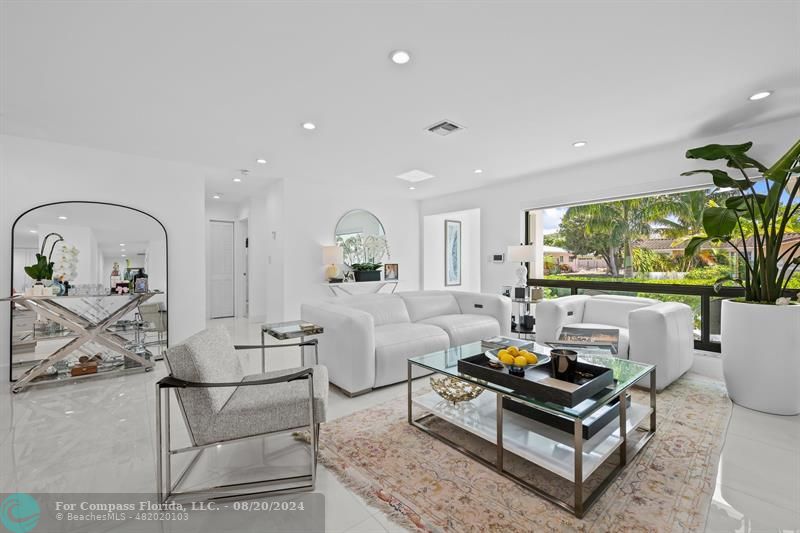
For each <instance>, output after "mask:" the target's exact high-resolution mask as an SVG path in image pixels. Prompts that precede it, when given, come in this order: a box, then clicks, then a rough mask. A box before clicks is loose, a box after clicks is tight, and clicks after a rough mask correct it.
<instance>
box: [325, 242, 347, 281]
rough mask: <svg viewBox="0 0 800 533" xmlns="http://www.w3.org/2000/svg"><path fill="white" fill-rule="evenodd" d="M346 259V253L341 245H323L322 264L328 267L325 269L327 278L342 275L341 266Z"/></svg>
mask: <svg viewBox="0 0 800 533" xmlns="http://www.w3.org/2000/svg"><path fill="white" fill-rule="evenodd" d="M342 261H344V255H343V253H342V248H341V247H340V246H323V247H322V264H323V265H326V266H327V267H328V268H326V269H325V278H326V279H329V280H330V279H335V278H338V277H340V276H341V272H340V271H339V266H338V265H340V264H341V263H342Z"/></svg>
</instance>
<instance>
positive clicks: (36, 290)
mask: <svg viewBox="0 0 800 533" xmlns="http://www.w3.org/2000/svg"><path fill="white" fill-rule="evenodd" d="M33 295H34V296H44V284H43V283H42V280H38V279H37V280H36V283H34V284H33Z"/></svg>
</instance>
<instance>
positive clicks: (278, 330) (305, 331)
mask: <svg viewBox="0 0 800 533" xmlns="http://www.w3.org/2000/svg"><path fill="white" fill-rule="evenodd" d="M261 331H263V332H264V333H266V334H267V335H269V336H270V337H274V338H276V339H279V340H288V339H296V338H298V337H306V336H311V335H319V334H321V333H323V331H324V330H323V328H322V326H318V325H317V324H313V323H311V322H308V321H306V320H290V321H289V322H277V323H274V324H262V326H261Z"/></svg>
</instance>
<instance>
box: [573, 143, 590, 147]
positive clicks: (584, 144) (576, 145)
mask: <svg viewBox="0 0 800 533" xmlns="http://www.w3.org/2000/svg"><path fill="white" fill-rule="evenodd" d="M587 144H589V143H587V142H586V141H575V142H574V143H572V146H574V147H575V148H583V147H584V146H586V145H587Z"/></svg>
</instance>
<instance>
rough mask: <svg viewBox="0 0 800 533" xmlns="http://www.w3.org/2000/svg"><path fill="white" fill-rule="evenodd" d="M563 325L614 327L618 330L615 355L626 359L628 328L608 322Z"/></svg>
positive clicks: (628, 342)
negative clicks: (617, 343)
mask: <svg viewBox="0 0 800 533" xmlns="http://www.w3.org/2000/svg"><path fill="white" fill-rule="evenodd" d="M564 326H566V327H570V328H591V329H615V330H618V331H619V345H618V346H617V357H620V358H622V359H628V346H629V344H630V333H629V332H628V328H621V327H619V326H613V325H609V324H592V323H590V322H581V323H578V324H565V325H564ZM560 334H561V329H559V335H560Z"/></svg>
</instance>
